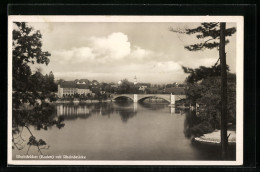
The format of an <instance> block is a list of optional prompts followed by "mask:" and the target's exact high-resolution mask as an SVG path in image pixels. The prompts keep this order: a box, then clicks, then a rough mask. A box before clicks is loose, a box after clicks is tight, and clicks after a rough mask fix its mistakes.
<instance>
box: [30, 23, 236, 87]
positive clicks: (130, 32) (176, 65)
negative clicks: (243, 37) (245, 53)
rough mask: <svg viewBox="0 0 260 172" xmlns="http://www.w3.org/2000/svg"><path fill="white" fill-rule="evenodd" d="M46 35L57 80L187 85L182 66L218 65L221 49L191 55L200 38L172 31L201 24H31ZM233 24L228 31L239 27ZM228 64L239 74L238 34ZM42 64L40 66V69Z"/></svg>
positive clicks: (45, 44) (45, 68) (49, 68)
mask: <svg viewBox="0 0 260 172" xmlns="http://www.w3.org/2000/svg"><path fill="white" fill-rule="evenodd" d="M28 25H30V26H32V27H33V28H34V29H35V30H40V32H41V34H42V44H43V46H42V50H43V51H48V52H50V53H51V56H50V57H49V59H50V63H49V65H48V66H45V65H40V68H41V69H42V71H43V73H49V72H50V71H53V73H54V76H55V79H65V80H75V79H90V80H94V79H96V80H98V81H99V82H118V81H119V80H121V79H125V78H126V79H128V80H129V81H134V77H135V76H136V77H137V80H138V82H149V83H152V84H165V83H173V82H178V83H181V82H184V80H185V78H186V77H187V74H185V73H184V72H183V70H182V66H186V67H190V68H197V67H199V66H208V67H210V66H213V65H214V64H215V63H216V61H217V59H218V57H219V55H218V51H217V50H216V49H213V50H203V51H197V52H190V51H188V50H185V49H184V46H185V45H189V44H193V43H198V42H199V41H200V40H198V39H197V38H196V37H195V36H194V35H185V34H178V33H174V32H170V31H169V28H170V27H172V28H194V27H196V26H198V25H199V23H172V22H171V23H167V22H164V23H162V22H160V23H155V22H151V23H128V22H127V23H118V22H114V23H111V22H110V23H105V22H97V23H95V22H81V23H72V22H40V23H35V22H34V23H32V22H31V23H28ZM235 26H236V25H235V24H234V23H227V28H229V27H235ZM228 39H229V40H230V43H229V44H228V45H227V46H226V52H227V64H228V65H229V66H230V70H231V72H232V73H235V72H236V34H234V35H233V36H231V37H228ZM36 67H39V66H37V65H34V66H33V67H32V69H33V70H34V69H35V68H36Z"/></svg>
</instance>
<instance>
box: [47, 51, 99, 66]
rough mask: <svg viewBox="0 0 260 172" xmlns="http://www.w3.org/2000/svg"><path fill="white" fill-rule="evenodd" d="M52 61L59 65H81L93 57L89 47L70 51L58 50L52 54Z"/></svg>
mask: <svg viewBox="0 0 260 172" xmlns="http://www.w3.org/2000/svg"><path fill="white" fill-rule="evenodd" d="M52 57H53V58H52V60H56V61H59V62H60V63H63V64H64V63H81V62H84V61H89V60H94V58H95V56H94V54H93V52H92V50H91V49H90V48H89V47H79V48H72V49H71V50H58V51H53V52H52Z"/></svg>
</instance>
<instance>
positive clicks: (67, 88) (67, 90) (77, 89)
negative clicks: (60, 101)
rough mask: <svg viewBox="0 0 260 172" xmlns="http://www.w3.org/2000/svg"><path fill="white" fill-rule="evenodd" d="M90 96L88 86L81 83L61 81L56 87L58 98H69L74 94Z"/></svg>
mask: <svg viewBox="0 0 260 172" xmlns="http://www.w3.org/2000/svg"><path fill="white" fill-rule="evenodd" d="M89 93H90V94H91V93H92V92H91V90H90V89H89V86H88V85H87V84H86V83H85V82H84V81H83V82H80V81H63V82H62V83H60V84H59V85H58V97H60V98H61V97H64V96H71V95H74V94H79V95H87V94H89Z"/></svg>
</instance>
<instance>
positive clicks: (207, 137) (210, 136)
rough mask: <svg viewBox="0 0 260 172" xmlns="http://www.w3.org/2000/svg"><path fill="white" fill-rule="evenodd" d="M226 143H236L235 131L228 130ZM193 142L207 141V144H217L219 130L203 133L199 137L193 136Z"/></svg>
mask: <svg viewBox="0 0 260 172" xmlns="http://www.w3.org/2000/svg"><path fill="white" fill-rule="evenodd" d="M229 134H230V136H229V138H228V143H229V144H236V131H233V130H228V131H227V135H229ZM193 140H194V141H195V142H199V143H207V144H217V145H219V144H220V142H221V140H220V130H216V131H213V132H211V133H207V134H204V135H202V136H200V137H195V138H194V139H193Z"/></svg>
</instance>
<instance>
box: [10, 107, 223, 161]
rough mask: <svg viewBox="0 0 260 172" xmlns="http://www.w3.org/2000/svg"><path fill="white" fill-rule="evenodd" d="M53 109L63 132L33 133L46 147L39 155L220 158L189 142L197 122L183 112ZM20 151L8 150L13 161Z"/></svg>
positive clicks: (81, 108)
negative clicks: (60, 119)
mask: <svg viewBox="0 0 260 172" xmlns="http://www.w3.org/2000/svg"><path fill="white" fill-rule="evenodd" d="M56 109H57V116H62V117H64V120H65V121H64V122H65V124H66V125H65V127H64V128H62V129H61V130H58V129H56V128H52V129H51V130H48V132H45V131H38V132H37V131H34V132H35V134H37V136H38V137H39V138H44V139H46V140H48V144H49V145H51V148H50V149H48V150H45V152H44V154H51V155H60V154H66V155H74V154H80V155H85V156H87V157H88V160H210V159H211V160H213V159H215V160H218V159H220V157H219V153H218V152H220V151H216V150H218V149H217V148H208V147H206V146H200V145H196V144H193V143H192V142H191V138H192V137H191V136H192V135H193V133H192V132H193V131H192V129H191V128H192V127H193V126H194V125H195V124H196V123H197V117H196V115H195V114H192V113H191V112H190V111H189V110H184V109H179V108H176V107H172V106H169V104H158V103H149V104H148V103H130V102H111V103H92V104H80V103H79V104H57V105H56ZM49 131H50V132H49ZM24 151H25V152H24V153H21V152H18V151H17V152H15V151H14V153H13V157H15V155H17V154H19V155H22V154H26V150H24ZM32 151H33V150H32ZM35 154H37V150H35Z"/></svg>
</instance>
